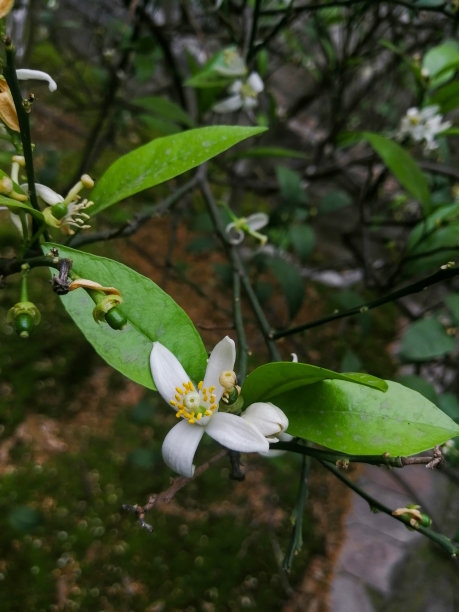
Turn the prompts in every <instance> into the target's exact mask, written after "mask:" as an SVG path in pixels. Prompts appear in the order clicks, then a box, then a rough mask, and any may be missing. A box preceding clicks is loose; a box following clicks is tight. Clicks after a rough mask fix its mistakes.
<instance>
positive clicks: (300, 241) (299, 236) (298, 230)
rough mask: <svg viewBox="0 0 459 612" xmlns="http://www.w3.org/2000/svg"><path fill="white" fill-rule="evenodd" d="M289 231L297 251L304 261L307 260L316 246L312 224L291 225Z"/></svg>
mask: <svg viewBox="0 0 459 612" xmlns="http://www.w3.org/2000/svg"><path fill="white" fill-rule="evenodd" d="M288 232H289V236H290V240H291V242H292V246H293V249H294V250H295V253H296V254H297V255H298V257H299V258H300V260H301V261H302V262H304V261H306V259H307V258H308V257H309V255H310V254H311V251H312V250H313V248H314V243H315V234H314V230H313V229H312V227H311V226H310V225H291V226H290V227H289V230H288Z"/></svg>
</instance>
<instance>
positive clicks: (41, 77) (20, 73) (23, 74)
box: [16, 68, 57, 91]
mask: <svg viewBox="0 0 459 612" xmlns="http://www.w3.org/2000/svg"><path fill="white" fill-rule="evenodd" d="M16 76H17V78H18V80H19V81H29V80H30V81H47V83H48V87H49V91H56V89H57V83H56V81H55V80H54V79H53V78H52V77H50V76H49V74H48V73H47V72H43V70H30V69H29V68H21V69H19V70H16Z"/></svg>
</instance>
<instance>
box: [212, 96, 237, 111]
mask: <svg viewBox="0 0 459 612" xmlns="http://www.w3.org/2000/svg"><path fill="white" fill-rule="evenodd" d="M241 107H242V98H241V96H240V95H239V94H236V95H235V96H231V97H230V98H226V99H225V100H223V101H222V102H218V103H217V104H214V106H213V108H212V110H213V111H215V112H216V113H231V112H232V111H236V110H239V109H240V108H241Z"/></svg>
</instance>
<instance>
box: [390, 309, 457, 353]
mask: <svg viewBox="0 0 459 612" xmlns="http://www.w3.org/2000/svg"><path fill="white" fill-rule="evenodd" d="M454 345H455V340H454V338H453V337H452V336H449V335H448V334H447V333H446V330H445V328H444V327H443V325H442V324H441V323H440V322H439V321H437V319H433V318H430V319H422V320H420V321H415V322H414V323H411V325H410V326H409V327H408V328H407V330H406V331H405V333H404V334H403V336H402V340H401V342H400V357H401V358H402V359H404V360H405V361H429V360H430V359H434V358H435V357H442V356H443V355H446V354H447V353H449V352H450V351H452V350H453V348H454Z"/></svg>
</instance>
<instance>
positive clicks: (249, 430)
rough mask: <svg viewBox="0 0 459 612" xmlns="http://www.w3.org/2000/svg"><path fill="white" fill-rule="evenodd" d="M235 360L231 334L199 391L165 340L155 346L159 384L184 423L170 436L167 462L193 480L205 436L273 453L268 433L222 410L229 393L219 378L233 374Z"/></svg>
mask: <svg viewBox="0 0 459 612" xmlns="http://www.w3.org/2000/svg"><path fill="white" fill-rule="evenodd" d="M235 359H236V350H235V347H234V342H233V340H231V339H230V338H228V336H226V337H225V338H223V340H221V341H220V342H219V343H218V344H217V345H216V346H215V348H214V350H213V351H212V353H211V354H210V357H209V361H208V363H207V369H206V373H205V376H204V380H203V381H201V382H200V383H199V384H198V385H196V387H195V386H194V384H193V383H192V382H191V380H190V377H189V376H188V375H187V373H186V372H185V370H184V369H183V367H182V365H181V364H180V362H179V361H178V359H177V358H176V357H175V355H173V354H172V353H171V352H170V351H169V350H168V349H167V348H166V347H165V346H163V345H162V344H161V343H160V342H154V343H153V349H152V351H151V356H150V365H151V372H152V376H153V380H154V382H155V385H156V388H157V389H158V392H159V394H160V395H161V397H162V398H163V399H164V400H165V401H166V402H167V403H168V404H169V405H170V406H172V408H173V409H174V410H175V411H176V416H177V418H179V419H180V421H179V422H178V423H177V425H174V427H173V428H172V429H171V430H170V431H169V433H168V434H167V436H166V437H165V439H164V442H163V447H162V454H163V458H164V461H165V462H166V464H167V465H168V466H169V467H170V468H171V469H172V470H174V471H175V472H177V473H178V474H181V475H182V476H187V477H188V478H191V477H192V476H193V473H194V465H193V458H194V455H195V452H196V449H197V447H198V444H199V442H200V440H201V438H202V436H203V435H204V432H206V433H207V434H208V435H209V436H210V437H211V438H213V439H214V440H216V441H217V442H218V443H219V444H221V445H222V446H225V447H226V448H229V449H231V450H235V451H239V452H244V453H262V452H266V451H267V450H268V449H269V442H268V440H267V439H266V438H265V436H264V434H263V433H261V432H260V431H259V430H258V429H257V428H255V427H253V426H252V425H251V424H249V423H248V422H247V420H246V419H243V418H241V417H239V416H236V415H235V414H230V413H228V412H218V404H219V401H220V399H221V397H222V395H223V392H224V390H225V389H224V387H223V386H222V385H221V384H220V381H219V379H220V376H221V375H222V373H225V372H230V371H232V370H233V368H234V362H235Z"/></svg>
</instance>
